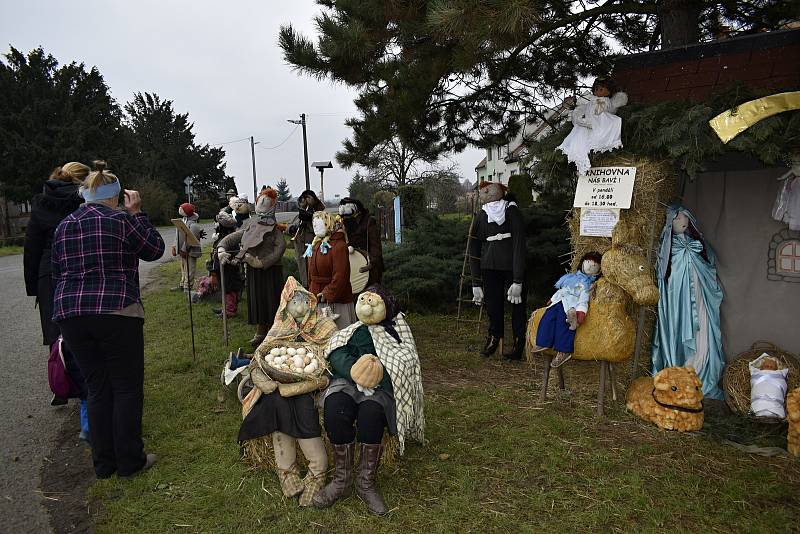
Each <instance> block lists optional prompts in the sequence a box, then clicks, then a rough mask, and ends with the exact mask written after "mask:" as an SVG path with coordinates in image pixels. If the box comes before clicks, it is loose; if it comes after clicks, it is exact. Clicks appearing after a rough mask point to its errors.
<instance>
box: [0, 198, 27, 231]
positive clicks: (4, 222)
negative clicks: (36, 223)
mask: <svg viewBox="0 0 800 534" xmlns="http://www.w3.org/2000/svg"><path fill="white" fill-rule="evenodd" d="M30 217H31V203H30V202H22V203H20V202H13V201H10V200H8V199H7V198H5V197H4V196H2V195H0V239H8V238H9V237H16V236H22V235H24V234H25V229H26V228H27V226H28V220H29V219H30Z"/></svg>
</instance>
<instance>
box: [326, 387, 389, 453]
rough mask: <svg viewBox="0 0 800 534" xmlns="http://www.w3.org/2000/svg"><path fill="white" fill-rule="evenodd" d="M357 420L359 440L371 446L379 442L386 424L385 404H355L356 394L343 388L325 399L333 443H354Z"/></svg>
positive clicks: (367, 402)
mask: <svg viewBox="0 0 800 534" xmlns="http://www.w3.org/2000/svg"><path fill="white" fill-rule="evenodd" d="M356 423H358V441H359V442H361V443H366V444H369V445H375V444H378V443H380V442H381V439H382V438H383V428H384V427H385V426H386V415H385V414H384V413H383V406H381V405H380V404H378V403H377V402H375V401H370V400H367V401H362V402H360V403H356V401H354V400H353V397H351V396H350V395H348V394H347V393H342V392H341V391H340V392H338V393H333V394H331V395H330V396H329V397H327V398H326V399H325V430H326V431H327V433H328V438H329V439H330V440H331V443H333V444H335V445H344V444H345V443H352V442H353V441H354V440H355V438H356V429H355V428H354V427H353V425H355V424H356Z"/></svg>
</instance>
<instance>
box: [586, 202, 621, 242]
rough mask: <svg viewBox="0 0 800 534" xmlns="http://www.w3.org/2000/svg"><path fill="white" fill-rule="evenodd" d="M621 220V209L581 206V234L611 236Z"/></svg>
mask: <svg viewBox="0 0 800 534" xmlns="http://www.w3.org/2000/svg"><path fill="white" fill-rule="evenodd" d="M618 221H619V209H614V208H611V209H594V208H581V225H580V235H583V236H590V237H611V232H612V231H613V230H614V227H615V226H616V225H617V222H618Z"/></svg>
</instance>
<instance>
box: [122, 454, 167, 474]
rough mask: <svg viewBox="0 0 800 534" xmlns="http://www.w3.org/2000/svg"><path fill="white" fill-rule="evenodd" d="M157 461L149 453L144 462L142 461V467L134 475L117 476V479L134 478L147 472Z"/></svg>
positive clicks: (155, 457)
mask: <svg viewBox="0 0 800 534" xmlns="http://www.w3.org/2000/svg"><path fill="white" fill-rule="evenodd" d="M157 459H158V457H157V456H156V455H155V454H153V453H152V452H149V453H147V456H146V458H145V461H144V465H143V466H142V468H141V469H139V470H138V471H136V472H135V473H131V474H130V475H119V477H120V478H131V477H135V476H136V475H139V474H141V473H144V472H145V471H147V470H148V469H150V468H151V467H153V464H154V463H156V460H157Z"/></svg>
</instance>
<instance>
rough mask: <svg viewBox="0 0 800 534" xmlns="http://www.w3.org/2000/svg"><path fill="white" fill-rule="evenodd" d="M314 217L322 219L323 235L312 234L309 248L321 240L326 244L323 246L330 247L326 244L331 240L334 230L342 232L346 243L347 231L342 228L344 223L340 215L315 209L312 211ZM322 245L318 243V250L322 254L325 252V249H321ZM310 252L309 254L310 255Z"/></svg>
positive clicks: (311, 248) (312, 247)
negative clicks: (315, 210) (312, 237)
mask: <svg viewBox="0 0 800 534" xmlns="http://www.w3.org/2000/svg"><path fill="white" fill-rule="evenodd" d="M314 217H318V218H320V219H322V220H323V222H324V223H325V230H326V232H325V235H324V236H323V237H319V236H314V241H312V242H311V245H310V250H314V247H316V246H317V243H320V242H322V243H323V245H326V247H325V248H327V249H330V246H327V245H328V241H330V240H331V236H332V235H333V234H335V233H336V232H342V234H344V241H345V243H347V232H345V229H344V223H343V222H342V217H341V216H340V215H339V214H338V213H337V214H332V213H328V212H327V211H317V212H315V213H314ZM323 245H320V251H322V253H323V254H326V253H327V250H324V249H323ZM310 255H311V254H309V256H310Z"/></svg>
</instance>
